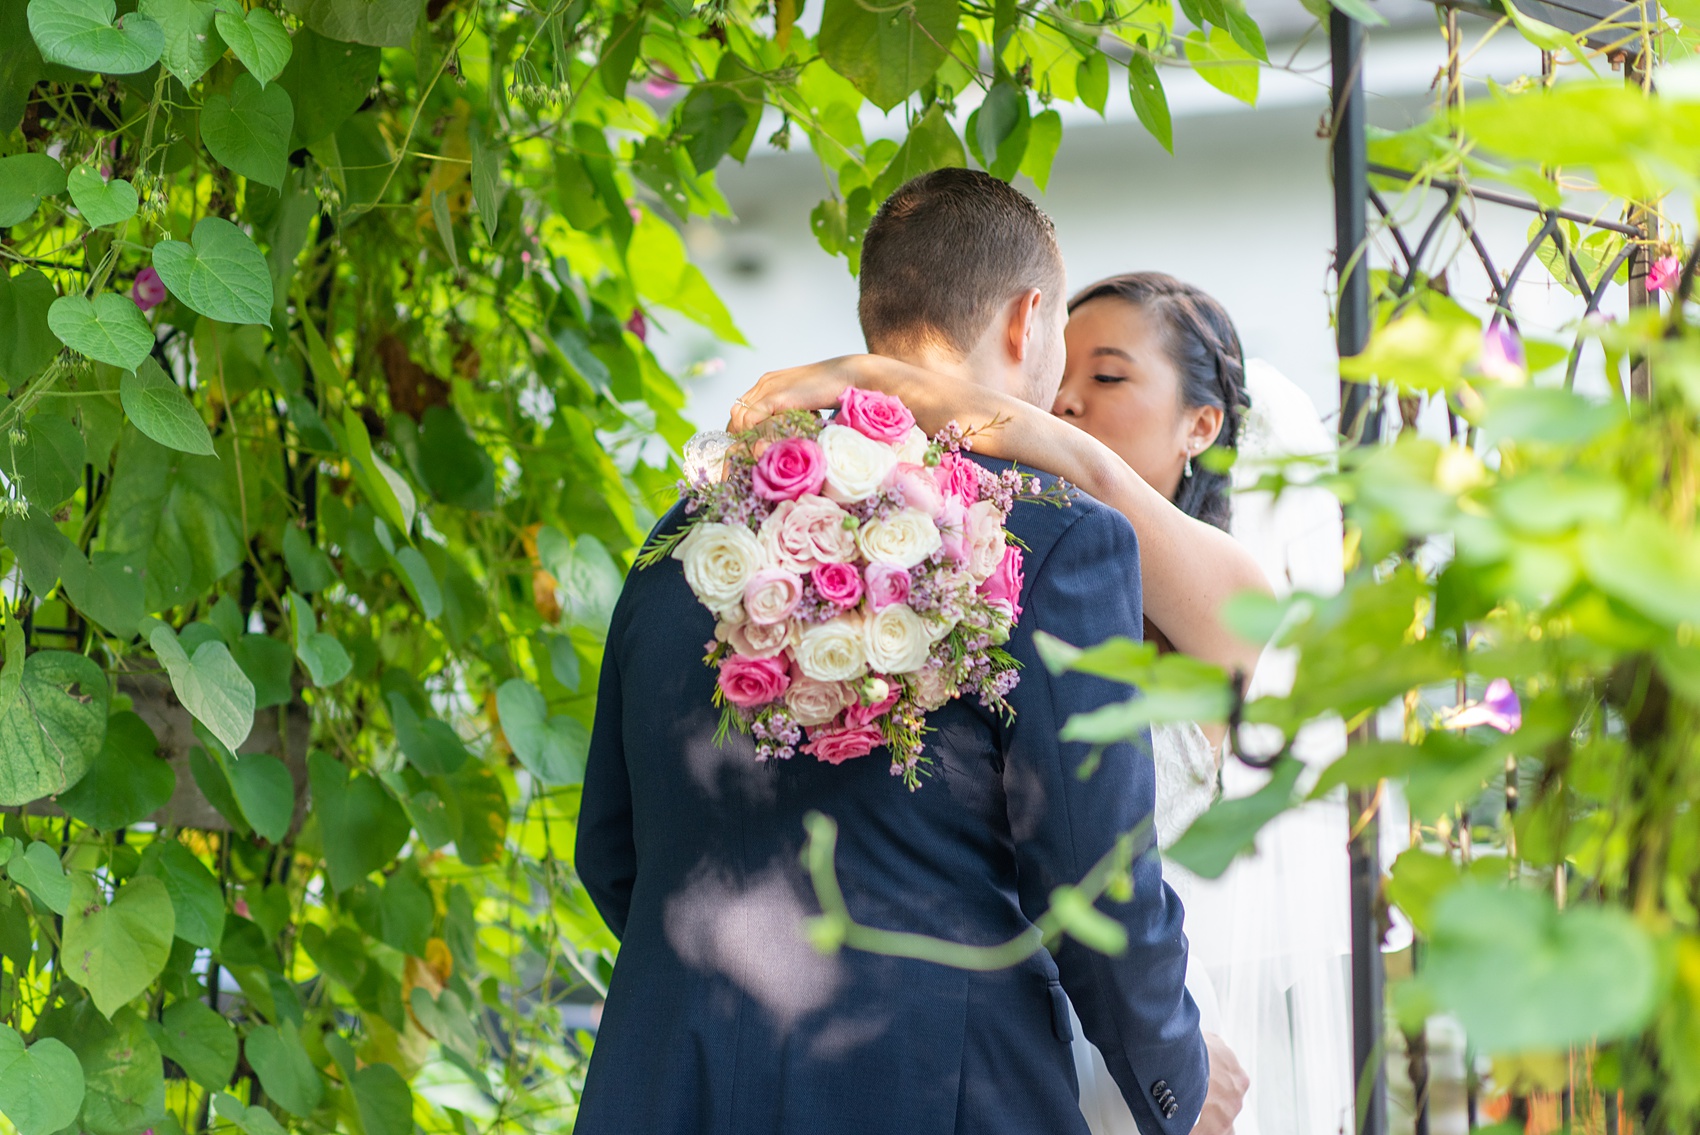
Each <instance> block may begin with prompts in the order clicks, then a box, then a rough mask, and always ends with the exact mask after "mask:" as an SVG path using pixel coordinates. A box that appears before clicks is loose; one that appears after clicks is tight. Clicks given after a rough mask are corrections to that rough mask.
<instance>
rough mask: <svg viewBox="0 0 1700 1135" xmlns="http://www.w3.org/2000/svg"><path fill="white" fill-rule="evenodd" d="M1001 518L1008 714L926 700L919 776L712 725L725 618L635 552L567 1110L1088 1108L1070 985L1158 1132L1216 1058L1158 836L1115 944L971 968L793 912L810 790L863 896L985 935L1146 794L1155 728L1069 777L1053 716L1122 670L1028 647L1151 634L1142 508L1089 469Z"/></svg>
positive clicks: (616, 648)
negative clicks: (1107, 503)
mask: <svg viewBox="0 0 1700 1135" xmlns="http://www.w3.org/2000/svg"><path fill="white" fill-rule="evenodd" d="M983 463H984V464H987V465H988V466H990V467H993V468H998V467H1000V465H999V463H996V462H989V461H987V462H983ZM678 519H679V511H678V509H675V510H674V512H673V513H671V514H669V516H667V517H666V518H664V519H663V520H662V522H661V528H662V529H663V530H665V529H667V528H669V527H671V526H672V525H675V524H676V523H677V522H678ZM1010 528H1011V530H1012V531H1013V532H1014V533H1015V534H1016V535H1017V536H1018V537H1020V538H1021V540H1022V541H1023V542H1024V543H1025V544H1026V546H1027V548H1028V553H1027V559H1026V572H1027V579H1026V586H1025V589H1024V594H1023V604H1024V606H1025V608H1026V609H1025V612H1024V614H1023V616H1022V618H1021V622H1020V625H1019V627H1018V628H1017V630H1016V633H1015V635H1014V636H1013V638H1012V639H1011V640H1010V643H1009V650H1010V651H1011V653H1012V654H1014V655H1015V657H1016V658H1017V659H1018V660H1019V661H1020V662H1021V663H1022V666H1023V670H1022V677H1021V683H1020V685H1019V686H1018V687H1017V688H1016V690H1015V692H1014V693H1013V694H1012V695H1011V697H1010V701H1011V703H1012V704H1013V705H1014V707H1015V714H1016V716H1015V720H1014V722H1013V723H1011V724H1006V723H1005V722H1004V721H1003V720H1001V719H1000V718H998V717H997V716H995V715H993V714H990V713H988V712H986V711H985V710H983V709H981V708H980V706H979V705H978V704H977V703H976V702H974V701H973V700H972V699H970V698H964V699H958V700H956V701H954V702H951V703H950V704H949V705H947V706H945V707H943V708H942V709H940V710H937V711H935V712H934V713H932V714H931V715H929V723H930V724H931V725H932V726H933V727H934V728H935V729H936V732H934V733H932V734H930V735H929V737H928V741H929V751H930V755H931V756H932V758H933V761H934V766H933V767H934V769H935V770H936V772H935V775H932V776H930V777H927V778H925V779H924V780H923V782H922V785H921V788H920V790H919V791H917V792H913V793H911V792H910V791H909V790H907V789H906V788H904V787H903V783H902V781H901V779H900V778H898V777H895V776H893V775H891V772H890V758H889V755H888V754H887V753H886V751H885V750H883V749H879V750H875V751H874V752H873V753H872V754H870V755H868V756H866V757H863V758H860V759H857V760H853V761H850V762H847V763H845V764H843V765H839V766H836V767H835V766H829V765H825V764H821V763H819V762H818V761H816V760H814V759H813V758H812V757H809V756H807V755H804V754H801V753H799V754H798V755H797V756H796V757H795V758H793V759H791V760H789V761H784V762H771V763H767V764H758V763H757V762H756V761H755V760H754V758H753V756H752V751H753V750H752V745H751V742H750V740H749V738H748V737H744V736H741V735H739V734H736V733H734V734H732V735H731V736H730V738H729V739H728V740H727V742H726V743H725V745H724V746H721V747H716V746H715V744H714V741H713V737H714V732H715V726H716V723H717V720H718V716H719V715H718V711H716V710H715V709H714V707H713V706H712V704H711V703H710V695H711V693H712V690H713V675H712V673H711V672H710V671H709V669H708V668H707V667H706V666H704V665H703V662H702V654H703V647H704V644H705V643H706V642H708V641H709V640H710V639H711V638H712V637H713V620H712V617H711V616H710V615H709V614H708V612H707V611H705V610H704V609H703V608H702V607H701V606H700V605H699V604H698V603H697V601H696V599H695V598H694V597H693V596H692V594H691V592H690V589H689V588H688V587H687V586H686V584H685V580H684V576H683V574H682V572H681V571H680V567H679V564H678V563H677V561H674V560H668V561H666V562H665V563H663V564H660V565H657V566H656V567H653V568H649V569H647V570H637V571H634V572H632V574H631V575H630V576H629V577H628V578H627V580H626V585H625V590H624V592H623V593H622V595H621V597H620V602H619V606H618V608H617V609H616V611H615V614H614V620H613V625H612V628H611V630H610V633H609V639H608V651H607V656H606V658H605V660H604V662H603V669H602V679H601V688H600V692H599V696H598V702H597V710H596V726H595V730H594V732H593V734H592V737H591V747H590V758H589V765H588V768H587V769H586V772H585V780H584V799H583V808H582V812H581V817H580V821H579V830H578V849H577V866H578V872H579V875H580V877H581V878H582V879H583V881H584V884H585V886H586V888H588V890H589V892H590V895H591V898H592V899H593V900H594V901H595V903H596V906H597V909H598V910H600V911H601V913H602V915H603V917H604V918H606V919H607V921H608V925H609V926H610V927H611V928H612V929H613V931H614V933H615V934H616V935H617V936H618V937H619V938H620V939H621V948H620V955H619V960H618V963H617V964H616V966H615V968H614V976H613V980H612V982H611V984H610V987H609V991H608V1001H607V1006H606V1009H605V1012H604V1014H603V1017H602V1024H601V1031H600V1033H599V1034H598V1036H597V1040H596V1047H595V1051H594V1053H593V1055H592V1057H591V1062H590V1071H589V1076H588V1079H587V1080H586V1082H585V1088H584V1096H583V1101H582V1104H581V1108H580V1111H579V1116H578V1122H577V1126H576V1127H575V1129H574V1130H575V1131H576V1132H577V1135H612V1133H631V1135H696V1133H702V1135H781V1133H792V1132H795V1133H797V1135H837V1133H843V1135H949V1133H952V1132H963V1133H967V1135H1084V1133H1085V1132H1086V1124H1085V1121H1084V1120H1083V1119H1082V1118H1081V1115H1080V1110H1079V1106H1078V1103H1077V1099H1076V1097H1077V1093H1078V1088H1077V1082H1076V1079H1075V1072H1074V1065H1073V1063H1072V1059H1071V1055H1070V1051H1069V1041H1070V1040H1071V1039H1072V1037H1071V1031H1070V1026H1069V1019H1068V1012H1067V1002H1066V1001H1065V999H1064V997H1063V990H1065V989H1066V990H1067V991H1068V999H1070V1000H1072V1001H1073V1003H1074V1005H1075V1007H1076V1009H1077V1011H1078V1012H1079V1015H1080V1019H1081V1021H1082V1022H1083V1024H1084V1025H1085V1029H1086V1034H1087V1036H1088V1037H1090V1038H1091V1039H1092V1041H1093V1042H1094V1043H1095V1044H1096V1045H1097V1046H1098V1048H1099V1049H1100V1050H1101V1051H1102V1052H1103V1054H1104V1057H1105V1059H1106V1061H1107V1063H1108V1065H1109V1068H1110V1072H1111V1074H1112V1075H1113V1076H1114V1078H1115V1080H1116V1083H1117V1084H1118V1085H1120V1087H1121V1089H1122V1094H1123V1095H1124V1096H1125V1097H1126V1098H1127V1101H1128V1104H1129V1106H1130V1107H1131V1109H1132V1112H1133V1115H1134V1117H1135V1118H1136V1119H1137V1121H1138V1122H1139V1125H1140V1128H1141V1130H1142V1131H1143V1132H1145V1135H1185V1133H1186V1132H1188V1131H1190V1130H1191V1129H1192V1125H1193V1123H1194V1121H1195V1120H1196V1119H1197V1117H1198V1113H1199V1110H1200V1108H1201V1107H1202V1106H1203V1103H1204V1095H1205V1090H1206V1088H1207V1086H1208V1066H1207V1061H1206V1057H1205V1051H1204V1044H1203V1040H1202V1037H1201V1035H1200V1033H1199V1029H1198V1012H1197V1009H1196V1007H1195V1006H1194V1005H1193V1002H1192V998H1191V997H1190V996H1189V995H1188V994H1187V993H1186V990H1185V986H1184V980H1185V973H1186V955H1187V944H1186V938H1185V936H1184V935H1183V934H1182V932H1181V905H1180V902H1179V901H1178V900H1177V899H1176V897H1175V895H1174V893H1173V892H1172V891H1171V890H1170V889H1169V887H1168V886H1167V884H1165V883H1164V882H1163V879H1162V869H1161V866H1160V864H1159V860H1158V857H1157V853H1156V851H1155V850H1149V851H1147V852H1146V853H1145V854H1144V855H1142V856H1141V857H1140V858H1139V859H1138V860H1137V861H1136V863H1135V865H1134V891H1133V898H1132V900H1131V901H1129V902H1126V903H1118V902H1115V901H1113V900H1112V899H1110V898H1108V897H1106V898H1104V899H1101V900H1100V901H1099V903H1098V907H1099V909H1100V910H1102V911H1104V912H1105V913H1107V914H1109V915H1110V916H1111V917H1112V918H1115V919H1116V920H1117V921H1119V922H1120V923H1121V924H1122V925H1123V926H1125V927H1126V928H1127V931H1128V940H1129V945H1128V948H1127V950H1126V951H1125V952H1124V953H1122V954H1121V955H1120V956H1117V957H1106V956H1104V955H1102V954H1099V953H1096V952H1094V951H1092V950H1090V949H1088V948H1086V947H1084V946H1082V945H1080V944H1079V943H1078V942H1075V941H1073V940H1072V939H1068V940H1065V941H1063V942H1062V943H1060V944H1059V945H1058V946H1057V947H1056V949H1055V952H1054V955H1053V954H1052V953H1051V952H1047V951H1044V950H1041V951H1039V952H1038V953H1036V954H1034V955H1033V956H1032V957H1030V958H1028V959H1027V960H1026V961H1025V962H1022V963H1021V964H1019V965H1017V966H1014V967H1012V968H1010V969H1006V970H1001V971H997V972H993V973H972V972H968V971H965V970H961V969H955V968H950V967H945V966H940V965H936V964H933V963H928V962H920V961H911V960H906V959H899V958H891V957H885V956H878V955H874V954H869V953H863V952H860V951H857V950H843V951H841V952H839V953H838V954H836V955H830V956H828V955H823V954H820V953H819V952H817V951H815V950H814V949H813V948H812V947H811V946H810V945H809V944H808V943H807V942H806V941H805V940H804V939H803V938H802V936H801V932H800V926H799V924H800V922H801V920H802V919H803V918H805V917H806V916H807V915H809V914H813V913H816V912H817V911H818V909H819V907H818V906H817V904H816V903H815V901H814V892H813V890H812V888H811V887H810V885H809V882H808V879H807V877H806V875H805V873H804V871H803V869H802V866H801V864H800V862H799V858H798V853H799V850H800V849H801V847H802V845H803V839H804V832H803V816H804V815H805V814H806V813H807V812H809V811H810V810H811V809H818V810H820V811H822V812H825V813H827V814H828V815H830V816H832V817H833V818H834V819H836V820H837V821H838V827H839V842H838V858H837V866H838V875H839V879H840V882H841V884H842V886H843V889H844V892H845V896H846V899H847V901H848V903H849V907H850V912H851V914H852V915H853V916H854V917H855V918H856V919H857V921H859V922H861V923H864V924H868V925H873V926H878V927H883V928H887V929H892V930H904V931H911V932H915V933H921V934H929V935H934V936H937V937H941V938H947V939H951V940H953V941H957V942H967V943H975V944H993V943H997V942H1002V941H1004V940H1006V939H1009V938H1013V937H1015V936H1016V935H1018V934H1020V933H1021V932H1022V931H1023V930H1025V929H1027V928H1028V927H1029V926H1030V925H1031V920H1032V919H1034V918H1037V917H1038V916H1039V915H1040V914H1041V913H1042V912H1043V911H1044V909H1045V908H1046V906H1047V903H1048V896H1049V894H1050V892H1051V890H1052V889H1053V888H1054V887H1057V886H1060V885H1062V884H1065V883H1073V882H1077V881H1079V880H1080V878H1081V877H1082V876H1084V875H1085V874H1086V872H1087V871H1088V870H1089V869H1090V868H1091V867H1092V865H1093V864H1094V863H1095V862H1096V861H1097V860H1098V859H1099V857H1100V856H1101V855H1102V854H1103V853H1104V852H1105V851H1106V850H1107V849H1108V848H1109V847H1110V846H1111V845H1112V844H1113V843H1114V841H1115V839H1116V837H1117V836H1118V835H1119V834H1121V833H1122V832H1125V831H1129V830H1131V829H1134V828H1136V827H1137V826H1139V824H1140V823H1141V822H1142V821H1144V820H1145V819H1147V818H1148V817H1149V816H1150V814H1151V811H1152V808H1153V794H1154V790H1155V776H1154V771H1153V767H1152V763H1151V747H1150V741H1149V739H1148V738H1147V739H1142V740H1141V741H1140V743H1138V744H1121V745H1114V746H1111V747H1110V748H1109V749H1108V750H1106V751H1105V752H1104V754H1103V757H1102V761H1101V764H1100V766H1099V767H1098V769H1097V771H1096V772H1095V773H1094V774H1093V775H1092V776H1091V777H1089V778H1087V779H1084V780H1083V779H1081V778H1080V777H1079V776H1077V775H1076V772H1077V769H1078V767H1079V765H1080V764H1081V762H1082V761H1083V760H1085V759H1086V757H1087V750H1086V746H1084V745H1080V744H1063V743H1061V742H1059V741H1058V740H1057V732H1058V730H1059V729H1061V728H1062V725H1063V723H1064V722H1065V721H1066V720H1067V719H1068V718H1069V716H1070V715H1071V714H1074V713H1078V712H1082V711H1085V710H1090V709H1094V708H1096V707H1098V706H1101V705H1103V704H1105V703H1107V702H1110V701H1114V700H1119V699H1120V698H1122V697H1125V696H1126V688H1125V687H1120V686H1117V685H1115V684H1114V683H1110V682H1106V681H1103V680H1100V679H1095V678H1089V677H1085V676H1081V675H1068V676H1064V677H1061V678H1056V677H1052V676H1051V675H1050V674H1049V673H1048V672H1047V671H1046V669H1045V667H1044V666H1043V664H1042V663H1040V661H1039V658H1038V655H1037V653H1036V652H1035V650H1034V646H1033V632H1034V631H1035V630H1041V629H1042V630H1045V631H1048V632H1049V633H1051V634H1054V635H1056V636H1057V637H1059V638H1061V639H1063V640H1064V641H1066V642H1070V643H1074V644H1076V645H1091V644H1095V643H1098V642H1100V641H1102V640H1104V639H1106V638H1108V637H1110V636H1112V635H1125V636H1127V637H1129V638H1133V639H1137V638H1139V637H1140V633H1141V628H1142V620H1141V604H1140V589H1139V576H1138V562H1139V560H1138V548H1137V546H1136V544H1135V540H1134V534H1133V529H1132V528H1131V527H1130V526H1129V525H1128V523H1127V521H1126V520H1125V519H1123V518H1122V517H1121V516H1120V515H1119V514H1117V513H1115V512H1113V511H1111V510H1110V509H1107V508H1105V507H1104V506H1102V505H1100V504H1098V503H1097V502H1096V501H1093V500H1090V499H1087V498H1083V497H1081V498H1077V499H1076V500H1075V502H1074V504H1073V505H1072V506H1071V507H1068V508H1061V509H1059V508H1053V507H1050V506H1047V505H1041V504H1034V503H1022V504H1018V505H1017V506H1016V509H1015V511H1014V513H1013V514H1012V515H1011V517H1010ZM1164 1103H1168V1104H1169V1106H1168V1107H1166V1108H1165V1107H1164V1106H1163V1104H1164ZM1165 1111H1168V1112H1169V1113H1170V1114H1169V1115H1168V1116H1167V1117H1165V1115H1164V1112H1165Z"/></svg>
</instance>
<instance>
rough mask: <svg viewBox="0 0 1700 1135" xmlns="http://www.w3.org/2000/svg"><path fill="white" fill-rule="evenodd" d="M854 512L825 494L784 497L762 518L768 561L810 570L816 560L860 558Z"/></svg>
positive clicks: (794, 568) (763, 545) (830, 560)
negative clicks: (847, 522) (848, 524)
mask: <svg viewBox="0 0 1700 1135" xmlns="http://www.w3.org/2000/svg"><path fill="white" fill-rule="evenodd" d="M849 516H850V514H849V513H847V512H845V511H844V510H843V509H841V508H839V507H838V506H837V505H836V504H833V503H832V502H831V501H829V500H827V499H826V498H825V497H817V496H803V497H798V498H797V499H796V500H794V501H780V502H779V506H778V507H777V508H775V509H774V510H773V511H772V512H771V513H769V514H768V518H767V519H766V520H764V521H762V525H761V533H760V540H761V545H762V548H763V550H764V551H765V552H766V553H767V559H768V562H769V563H771V564H774V565H776V566H778V567H782V568H785V569H786V570H788V571H795V572H805V571H809V570H811V569H812V568H814V566H815V565H816V564H837V563H847V562H849V561H850V560H853V559H855V558H856V532H855V528H854V526H852V527H850V528H846V527H845V526H844V522H845V520H847V519H849Z"/></svg>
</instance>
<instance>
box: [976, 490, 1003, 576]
mask: <svg viewBox="0 0 1700 1135" xmlns="http://www.w3.org/2000/svg"><path fill="white" fill-rule="evenodd" d="M1006 542H1007V541H1005V540H1004V534H1003V513H1001V512H1000V511H998V506H997V505H995V504H993V503H992V502H991V501H978V502H976V503H975V504H973V505H971V506H970V507H969V509H968V574H969V575H972V576H973V577H974V582H975V583H984V582H986V580H987V579H989V578H991V574H992V573H993V572H994V571H996V570H998V564H1000V563H1002V562H1003V549H1004V544H1005V543H1006Z"/></svg>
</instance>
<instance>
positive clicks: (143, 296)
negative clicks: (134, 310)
mask: <svg viewBox="0 0 1700 1135" xmlns="http://www.w3.org/2000/svg"><path fill="white" fill-rule="evenodd" d="M166 294H167V293H166V290H165V281H164V280H161V279H160V278H159V273H158V272H155V271H154V270H153V265H151V264H150V265H148V266H147V267H146V268H143V269H142V270H141V271H140V272H137V273H136V283H135V286H133V287H132V288H131V289H130V298H131V299H133V300H135V301H136V306H137V307H139V308H141V309H142V310H143V311H152V310H153V309H154V308H156V307H158V306H159V305H160V304H162V303H164V302H165V297H166Z"/></svg>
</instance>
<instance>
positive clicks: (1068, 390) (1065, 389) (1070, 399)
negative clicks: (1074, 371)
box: [1051, 378, 1082, 418]
mask: <svg viewBox="0 0 1700 1135" xmlns="http://www.w3.org/2000/svg"><path fill="white" fill-rule="evenodd" d="M1081 409H1082V407H1081V404H1080V395H1079V394H1078V393H1077V392H1076V391H1075V387H1074V384H1073V383H1071V382H1070V381H1069V380H1068V379H1067V378H1064V379H1063V381H1062V386H1060V387H1059V388H1058V389H1057V397H1056V401H1054V402H1052V403H1051V413H1052V414H1054V415H1055V416H1057V417H1059V418H1078V417H1080V414H1081Z"/></svg>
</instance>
